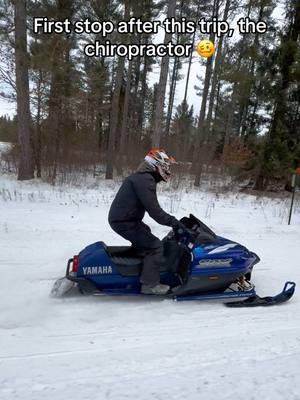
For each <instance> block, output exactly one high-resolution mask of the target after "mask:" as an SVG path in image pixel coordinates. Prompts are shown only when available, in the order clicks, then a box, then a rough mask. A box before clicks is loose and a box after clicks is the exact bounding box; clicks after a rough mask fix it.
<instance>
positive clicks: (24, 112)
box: [14, 0, 34, 180]
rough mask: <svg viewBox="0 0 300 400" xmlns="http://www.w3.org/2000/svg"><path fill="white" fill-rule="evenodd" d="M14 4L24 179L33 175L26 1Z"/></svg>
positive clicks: (18, 107)
mask: <svg viewBox="0 0 300 400" xmlns="http://www.w3.org/2000/svg"><path fill="white" fill-rule="evenodd" d="M14 6H15V59H16V87H17V112H18V140H19V146H20V156H19V157H20V158H19V170H18V179H19V180H26V179H32V178H33V177H34V161H33V149H32V142H31V116H30V100H29V78H28V63H29V62H28V53H27V29H26V1H22V0H15V1H14Z"/></svg>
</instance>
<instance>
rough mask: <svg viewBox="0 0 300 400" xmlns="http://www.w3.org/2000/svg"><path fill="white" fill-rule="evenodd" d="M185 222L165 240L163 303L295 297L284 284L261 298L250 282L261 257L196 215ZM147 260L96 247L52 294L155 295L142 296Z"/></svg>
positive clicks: (124, 249)
mask: <svg viewBox="0 0 300 400" xmlns="http://www.w3.org/2000/svg"><path fill="white" fill-rule="evenodd" d="M181 222H182V223H183V224H184V226H185V227H186V229H185V230H183V229H179V230H178V231H177V232H174V231H173V230H172V231H171V232H169V233H168V235H167V236H166V237H165V238H164V239H163V245H164V260H163V261H164V262H163V263H162V267H161V271H160V281H161V283H163V284H167V285H169V286H170V287H171V290H170V292H169V293H167V294H166V295H164V296H163V297H164V298H172V299H173V300H176V301H188V300H215V299H220V300H226V303H225V304H226V305H227V306H230V307H254V306H270V305H275V304H279V303H283V302H285V301H287V300H289V299H290V298H291V297H292V296H293V294H294V291H295V286H296V285H295V283H294V282H286V283H285V285H284V288H283V290H282V292H281V293H279V294H278V295H276V296H270V297H259V296H258V295H257V293H256V291H255V287H254V285H253V284H252V283H251V275H252V270H253V267H254V266H255V265H256V264H257V263H258V262H259V261H260V259H259V257H258V255H256V254H255V253H253V252H251V251H249V250H248V249H247V248H246V247H244V246H242V245H241V244H239V243H236V242H233V241H231V240H228V239H225V238H224V237H221V236H217V235H216V234H215V233H214V232H213V231H212V230H211V229H210V228H209V227H208V226H206V225H205V224H204V223H203V222H202V221H200V220H199V219H198V218H196V217H195V216H194V215H192V214H190V216H189V217H184V218H182V219H181ZM144 256H145V253H143V252H141V251H140V250H136V249H134V248H133V247H130V246H107V245H106V244H105V243H104V242H100V241H99V242H96V243H93V244H91V245H89V246H87V247H86V248H84V249H83V250H82V251H81V252H80V253H79V254H78V255H75V256H74V257H73V258H71V259H69V261H68V263H67V270H66V276H65V277H64V278H60V279H58V280H57V281H56V282H55V284H54V286H53V289H52V292H51V295H52V296H54V297H60V296H62V295H65V294H66V293H68V292H69V291H70V290H72V289H73V287H74V286H77V288H78V289H79V291H80V292H81V293H82V294H93V295H109V296H129V295H130V296H153V295H145V294H141V293H140V289H141V284H140V281H139V276H140V273H141V270H142V267H143V257H144ZM156 297H157V296H156ZM241 298H243V299H242V300H241ZM228 300H230V302H228ZM232 300H233V301H232Z"/></svg>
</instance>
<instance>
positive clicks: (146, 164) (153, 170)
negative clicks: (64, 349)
mask: <svg viewBox="0 0 300 400" xmlns="http://www.w3.org/2000/svg"><path fill="white" fill-rule="evenodd" d="M174 163H176V162H175V160H174V158H172V157H169V156H168V155H167V154H166V152H165V151H164V150H160V149H152V150H150V151H149V153H148V154H147V155H146V157H145V159H144V161H143V162H142V164H141V165H140V166H139V167H138V169H137V171H136V172H135V173H133V174H131V175H130V176H128V177H127V178H126V179H125V180H124V182H123V184H122V185H121V187H120V189H119V191H118V193H117V194H116V197H115V199H114V200H113V202H112V204H111V207H110V210H109V216H108V221H109V224H110V226H111V228H112V229H113V230H114V231H115V232H116V233H118V234H119V235H120V236H122V237H123V238H124V239H126V240H129V241H130V242H131V243H132V246H133V247H134V248H135V249H137V250H141V251H143V253H144V254H145V258H144V261H143V270H142V274H141V277H140V281H141V283H142V287H141V292H142V293H144V294H156V295H162V294H166V293H167V292H168V291H169V289H170V287H169V286H168V285H163V284H161V283H160V267H161V265H162V263H163V261H164V257H163V253H164V250H163V243H162V242H161V241H160V240H159V239H158V238H157V237H156V236H154V235H153V234H152V233H151V229H150V228H149V226H148V225H146V224H144V223H143V222H142V220H143V218H144V215H145V212H146V211H147V213H148V214H149V215H150V217H151V218H153V219H154V220H155V221H156V222H158V223H159V224H161V225H166V226H170V227H172V228H173V229H174V230H178V229H180V228H181V229H184V225H183V224H182V223H181V222H180V221H178V220H177V219H176V218H175V217H173V216H172V215H170V214H168V213H166V212H165V211H164V210H163V209H162V208H161V207H160V205H159V203H158V200H157V195H156V185H157V183H159V182H161V181H165V182H167V181H168V179H169V178H170V176H171V170H170V168H171V165H172V164H174Z"/></svg>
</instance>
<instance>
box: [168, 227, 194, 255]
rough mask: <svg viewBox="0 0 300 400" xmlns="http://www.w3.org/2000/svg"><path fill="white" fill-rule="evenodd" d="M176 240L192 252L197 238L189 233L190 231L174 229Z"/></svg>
mask: <svg viewBox="0 0 300 400" xmlns="http://www.w3.org/2000/svg"><path fill="white" fill-rule="evenodd" d="M173 232H174V235H175V238H176V239H177V240H178V242H179V244H181V245H183V246H184V247H187V249H188V251H192V250H193V248H194V246H195V238H193V235H192V234H191V233H190V232H189V230H188V229H183V228H178V229H173Z"/></svg>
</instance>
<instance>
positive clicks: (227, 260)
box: [196, 258, 232, 268]
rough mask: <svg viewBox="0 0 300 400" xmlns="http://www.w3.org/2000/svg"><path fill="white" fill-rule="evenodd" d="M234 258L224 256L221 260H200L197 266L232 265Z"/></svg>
mask: <svg viewBox="0 0 300 400" xmlns="http://www.w3.org/2000/svg"><path fill="white" fill-rule="evenodd" d="M231 261H232V258H223V259H219V260H205V259H204V260H200V261H199V262H198V265H196V268H204V267H230V265H231Z"/></svg>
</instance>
